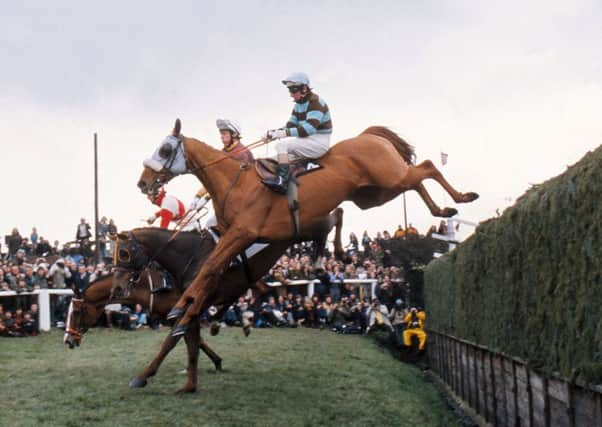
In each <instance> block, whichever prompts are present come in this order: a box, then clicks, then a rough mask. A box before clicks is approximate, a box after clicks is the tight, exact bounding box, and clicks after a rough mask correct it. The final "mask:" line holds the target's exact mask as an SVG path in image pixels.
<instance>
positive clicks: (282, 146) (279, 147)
mask: <svg viewBox="0 0 602 427" xmlns="http://www.w3.org/2000/svg"><path fill="white" fill-rule="evenodd" d="M287 139H288V138H284V139H279V140H278V142H276V153H278V154H287V153H288V141H287Z"/></svg>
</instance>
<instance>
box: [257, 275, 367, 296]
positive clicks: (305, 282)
mask: <svg viewBox="0 0 602 427" xmlns="http://www.w3.org/2000/svg"><path fill="white" fill-rule="evenodd" d="M316 283H320V281H319V280H318V279H314V280H289V281H287V282H286V283H284V284H283V283H281V282H266V284H267V285H268V286H273V287H276V286H299V285H301V286H302V285H307V296H308V297H312V296H313V294H314V284H316ZM343 283H350V284H356V285H370V297H371V298H374V297H376V286H377V284H378V280H376V279H345V280H344V281H343Z"/></svg>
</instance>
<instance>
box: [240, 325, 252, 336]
mask: <svg viewBox="0 0 602 427" xmlns="http://www.w3.org/2000/svg"><path fill="white" fill-rule="evenodd" d="M242 331H243V332H244V333H245V337H248V336H249V335H250V334H251V327H250V326H247V327H246V328H242Z"/></svg>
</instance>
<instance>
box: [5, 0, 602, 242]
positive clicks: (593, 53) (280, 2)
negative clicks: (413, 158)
mask: <svg viewBox="0 0 602 427" xmlns="http://www.w3.org/2000/svg"><path fill="white" fill-rule="evenodd" d="M2 9H3V10H2V15H1V16H0V53H1V55H2V58H3V60H2V63H3V66H2V67H0V131H1V136H0V141H1V142H0V147H1V148H2V149H1V151H0V158H1V159H2V160H1V162H0V182H1V183H2V193H3V196H4V197H3V203H2V208H1V209H0V228H1V229H0V232H2V233H3V234H8V233H10V231H11V230H12V228H13V227H17V228H18V229H19V230H20V231H21V233H22V234H24V235H28V234H29V232H30V230H31V227H33V226H35V227H37V229H38V231H39V233H40V234H41V235H42V236H44V237H46V238H48V239H50V240H51V241H53V240H55V239H58V240H60V241H61V242H65V241H69V240H72V239H73V238H74V237H75V228H76V224H77V223H78V222H79V218H81V217H84V218H86V219H87V220H88V221H90V222H91V223H92V222H93V219H94V198H93V185H94V180H93V134H94V133H95V132H96V133H97V134H98V141H99V153H98V154H99V200H100V215H101V216H103V215H106V216H107V217H109V218H113V219H114V220H115V222H116V223H117V225H118V226H119V228H120V229H129V228H134V227H138V226H143V225H144V223H143V222H142V219H143V218H147V217H148V216H149V215H151V214H152V213H153V212H154V211H155V208H154V207H153V206H152V205H151V204H150V203H149V202H148V200H147V199H146V198H145V197H144V196H143V195H142V194H141V193H140V192H139V190H138V189H137V187H136V183H137V181H138V177H139V175H140V173H141V171H142V165H141V163H142V161H143V159H144V158H146V157H148V156H149V155H150V154H151V153H152V151H153V150H154V149H155V148H156V146H157V145H158V144H159V143H160V141H161V140H162V139H163V137H164V136H165V135H167V134H168V133H169V132H170V130H171V129H172V127H173V122H174V119H175V118H176V117H179V118H181V119H182V123H183V133H184V134H185V135H187V136H193V137H196V138H197V139H201V140H203V141H206V142H208V143H210V144H211V145H213V146H215V147H219V146H220V142H219V139H218V137H219V135H218V132H217V129H216V128H215V120H216V119H217V118H219V117H226V118H233V119H236V120H237V121H238V122H239V123H241V125H242V127H243V135H244V137H245V138H244V141H246V142H247V143H249V142H252V141H255V140H257V139H259V138H260V137H261V136H262V135H263V134H264V133H265V131H266V130H267V129H271V128H275V127H280V126H282V125H283V124H284V123H285V122H286V120H287V118H288V116H289V114H290V110H291V109H292V103H291V101H290V98H289V96H288V93H287V91H286V89H285V88H284V86H282V84H281V83H280V81H281V80H282V78H284V77H285V76H286V75H288V74H290V73H291V72H293V71H305V72H306V73H307V74H308V75H309V77H310V79H311V82H312V86H313V87H314V89H315V92H316V93H318V94H319V95H320V96H322V97H323V98H324V99H325V100H326V101H327V103H328V105H329V107H330V110H331V114H332V119H333V127H334V132H333V136H332V141H333V143H334V142H336V141H340V140H343V139H346V138H349V137H352V136H354V135H357V134H358V133H360V132H361V131H362V130H363V129H365V128H366V127H368V126H371V125H385V126H388V127H390V128H391V129H393V130H394V131H396V132H398V133H399V134H400V135H401V136H402V137H404V138H405V139H406V140H407V141H408V142H410V143H411V144H412V145H414V146H415V147H416V153H417V159H418V161H421V160H425V159H432V160H433V161H434V162H435V163H436V164H437V165H438V166H440V167H441V170H442V172H443V174H444V175H445V177H446V178H447V179H448V181H449V182H450V183H452V185H454V186H455V187H456V188H458V189H459V190H460V191H463V192H465V191H476V192H478V193H479V194H480V195H481V197H480V198H479V199H478V200H477V201H475V202H473V203H471V204H465V205H454V204H453V202H452V201H451V199H450V198H449V196H447V195H445V194H444V192H443V190H442V188H441V187H440V186H438V185H437V184H436V183H434V182H432V181H427V182H426V186H427V189H428V190H429V191H430V192H431V194H432V196H433V199H434V200H435V201H436V202H437V203H439V204H441V205H446V206H453V207H456V208H457V209H458V211H459V214H458V217H459V218H462V219H465V220H468V221H472V222H480V221H483V220H486V219H488V218H490V217H493V216H495V215H496V210H499V211H503V209H504V208H505V207H507V206H509V205H512V204H513V203H514V202H515V200H516V199H517V198H518V197H519V196H520V195H521V194H523V193H524V192H525V191H526V190H527V189H528V188H529V187H530V186H531V185H533V184H536V183H540V182H543V181H545V180H547V179H549V178H551V177H553V176H555V175H558V174H560V173H562V172H563V171H564V170H566V167H567V166H568V165H571V164H574V163H575V162H576V161H578V160H579V159H580V158H581V157H583V156H584V155H585V154H586V153H587V151H589V150H593V149H595V148H596V147H597V146H599V145H600V144H602V120H601V112H602V55H600V46H602V25H600V22H602V3H600V2H599V1H580V0H576V1H556V0H547V1H530V2H524V1H508V2H491V1H485V2H484V1H461V0H460V1H421V2H416V1H370V2H369V1H342V0H341V1H315V0H309V1H304V2H299V1H288V0H273V1H272V0H265V1H242V0H241V1H222V2H199V1H174V2H169V4H167V3H166V2H158V1H144V2H143V1H132V2H116V1H105V2H96V3H90V2H75V1H60V0H59V1H53V2H44V1H28V2H12V3H7V4H5V5H3V6H2ZM441 152H445V153H447V154H448V156H449V157H448V163H447V164H446V165H445V166H441V163H440V153H441ZM273 153H274V150H273V147H272V148H270V149H268V150H267V151H266V150H265V149H264V148H260V149H257V150H256V151H255V152H254V154H255V156H256V157H258V156H265V155H266V154H267V155H272V154H273ZM197 187H198V183H197V181H196V178H194V177H192V176H184V177H178V178H176V179H174V180H173V181H172V182H171V183H170V184H169V185H168V186H167V191H168V193H170V194H173V195H175V196H177V197H179V198H180V199H182V200H183V201H184V203H185V204H188V203H189V201H190V200H192V197H193V195H194V193H195V192H196V190H197ZM406 200H407V212H408V222H411V223H412V224H413V225H414V226H416V227H417V228H418V229H419V231H421V232H425V231H426V230H427V229H428V227H429V226H430V225H432V224H438V222H439V219H437V218H434V217H432V216H431V215H430V213H429V211H428V209H427V208H426V206H425V205H424V203H422V201H421V200H420V199H419V197H418V196H417V194H416V193H414V192H408V193H407V197H406ZM343 208H344V209H345V227H344V229H343V233H344V236H345V237H346V235H348V234H349V232H351V231H355V232H356V233H361V232H362V231H363V230H368V232H369V233H370V234H372V235H374V234H375V233H376V232H377V231H383V230H385V229H386V230H389V231H391V232H392V231H393V230H394V229H395V228H396V227H397V225H398V224H402V223H403V210H402V198H401V197H398V198H397V199H395V200H393V201H391V202H389V203H387V204H385V205H384V206H382V207H379V208H374V209H370V210H366V211H361V210H359V208H357V207H355V206H354V205H353V204H351V203H349V202H345V203H344V204H343ZM470 231H472V229H471V227H466V226H463V227H462V228H461V232H462V233H464V234H463V235H466V234H468V233H469V232H470ZM345 240H346V238H345Z"/></svg>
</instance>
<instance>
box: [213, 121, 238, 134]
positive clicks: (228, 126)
mask: <svg viewBox="0 0 602 427" xmlns="http://www.w3.org/2000/svg"><path fill="white" fill-rule="evenodd" d="M215 125H216V126H217V128H218V129H219V130H229V131H231V132H233V133H235V134H237V135H238V136H239V137H240V136H241V135H242V129H241V127H240V125H239V124H238V123H237V122H235V121H234V120H228V119H217V120H216V121H215Z"/></svg>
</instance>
